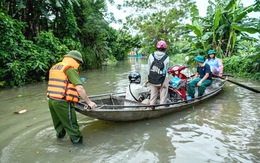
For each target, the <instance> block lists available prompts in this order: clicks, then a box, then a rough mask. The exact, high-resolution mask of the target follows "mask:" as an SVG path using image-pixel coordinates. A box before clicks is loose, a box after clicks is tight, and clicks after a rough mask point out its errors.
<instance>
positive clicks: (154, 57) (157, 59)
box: [153, 53, 158, 61]
mask: <svg viewBox="0 0 260 163" xmlns="http://www.w3.org/2000/svg"><path fill="white" fill-rule="evenodd" d="M153 58H154V59H155V60H157V61H158V59H156V58H155V56H154V53H153Z"/></svg>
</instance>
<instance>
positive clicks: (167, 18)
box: [124, 0, 195, 51]
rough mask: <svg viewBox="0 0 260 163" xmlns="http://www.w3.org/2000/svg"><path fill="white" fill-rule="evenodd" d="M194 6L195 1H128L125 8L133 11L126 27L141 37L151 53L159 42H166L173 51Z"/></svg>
mask: <svg viewBox="0 0 260 163" xmlns="http://www.w3.org/2000/svg"><path fill="white" fill-rule="evenodd" d="M194 4H195V2H194V1H193V0H157V1H154V0H143V1H135V0H126V1H125V3H124V7H127V8H131V9H133V13H132V14H131V15H130V16H128V17H127V18H126V19H127V24H126V25H127V28H128V29H131V28H133V29H134V30H135V31H136V33H137V34H138V35H141V36H140V37H141V38H143V39H142V42H143V46H144V47H146V49H150V50H149V51H151V50H153V48H154V45H155V43H156V42H157V41H159V40H165V41H166V42H167V43H168V44H169V47H170V48H169V49H171V50H172V51H173V50H174V47H175V44H174V42H177V41H178V40H180V39H181V35H182V34H183V32H184V28H183V25H182V24H183V22H184V20H186V19H187V18H188V17H189V16H190V11H191V10H190V8H191V6H193V5H194Z"/></svg>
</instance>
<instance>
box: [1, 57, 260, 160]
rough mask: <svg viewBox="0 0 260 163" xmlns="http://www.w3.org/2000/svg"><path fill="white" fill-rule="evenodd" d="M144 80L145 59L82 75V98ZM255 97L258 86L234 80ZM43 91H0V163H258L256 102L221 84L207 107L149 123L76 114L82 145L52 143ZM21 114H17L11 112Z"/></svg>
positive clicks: (41, 86)
mask: <svg viewBox="0 0 260 163" xmlns="http://www.w3.org/2000/svg"><path fill="white" fill-rule="evenodd" d="M133 70H137V71H139V72H140V73H141V76H142V81H144V80H146V75H147V65H146V60H145V59H135V58H131V59H128V60H126V61H124V62H119V63H118V64H117V65H115V66H107V67H103V68H101V69H97V70H91V71H87V72H83V73H81V76H82V77H85V78H87V82H86V83H85V84H84V87H85V88H86V90H87V92H88V94H89V95H95V94H100V93H110V92H122V91H125V88H126V87H127V85H128V74H129V72H130V71H133ZM232 80H235V81H237V82H240V83H242V84H246V85H248V86H251V87H254V88H256V89H258V90H259V89H260V82H253V81H249V80H247V79H238V78H234V79H232ZM46 87H47V85H46V83H38V84H35V85H29V86H25V87H22V88H13V89H5V90H1V91H0V102H1V107H0V130H1V132H0V150H1V153H0V162H1V163H31V162H32V163H34V162H50V163H52V162H54V163H59V162H64V163H72V162H91V163H92V162H93V163H100V162H103V163H117V162H118V163H119V162H120V163H132V162H133V163H146V162H177V163H186V162H187V163H190V162H243V163H245V162H260V161H259V160H260V122H259V121H260V107H259V106H260V105H259V101H260V95H259V94H256V93H253V92H250V91H249V90H246V89H244V88H241V87H238V86H236V85H234V84H230V83H228V84H227V85H226V86H225V88H224V90H223V91H222V92H221V93H220V94H218V95H217V96H215V97H213V98H212V99H210V100H209V101H207V102H204V103H201V104H200V105H197V106H195V107H192V108H190V109H187V110H186V111H182V112H178V113H174V114H171V115H167V116H163V117H160V118H156V119H151V120H145V121H137V122H125V123H113V122H106V121H101V120H97V119H93V118H90V117H86V116H84V115H82V114H79V113H77V116H78V122H79V125H80V130H81V132H82V135H83V137H84V140H83V145H77V146H75V145H73V144H72V143H71V142H70V140H69V137H68V136H65V138H63V139H60V140H58V139H56V136H55V131H54V128H53V126H52V120H51V116H50V113H49V110H48V104H47V100H46V97H45V95H46ZM22 109H26V110H27V112H26V113H23V114H15V113H14V112H16V111H19V110H22Z"/></svg>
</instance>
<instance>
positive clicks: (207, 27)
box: [186, 0, 260, 57]
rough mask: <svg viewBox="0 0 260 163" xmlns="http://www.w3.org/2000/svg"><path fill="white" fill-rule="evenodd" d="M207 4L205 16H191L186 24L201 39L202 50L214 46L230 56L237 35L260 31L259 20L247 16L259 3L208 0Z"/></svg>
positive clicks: (255, 9) (219, 51)
mask: <svg viewBox="0 0 260 163" xmlns="http://www.w3.org/2000/svg"><path fill="white" fill-rule="evenodd" d="M209 4H210V5H209V6H208V8H207V16H206V17H205V18H201V17H198V16H197V17H196V18H194V17H193V20H194V21H193V23H192V25H191V24H186V27H188V28H189V29H191V30H192V31H193V32H194V34H195V35H196V36H197V38H198V40H200V41H201V44H202V45H203V48H204V50H207V49H208V48H214V49H215V50H216V51H217V52H218V53H220V54H221V53H223V55H225V56H227V57H230V56H231V55H232V54H233V52H234V50H235V47H236V43H237V40H238V39H237V38H238V36H243V35H246V36H247V34H246V33H245V32H247V33H250V34H254V33H260V29H259V20H258V19H254V18H248V17H247V14H248V13H250V12H253V11H257V8H259V4H257V3H255V4H254V5H251V6H248V7H243V5H242V4H241V3H240V1H239V2H238V1H237V0H229V1H225V0H219V1H217V3H216V4H215V3H213V2H212V1H211V0H209ZM212 20H213V21H212ZM201 29H204V30H201ZM207 43H208V44H207Z"/></svg>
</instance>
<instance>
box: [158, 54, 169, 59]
mask: <svg viewBox="0 0 260 163" xmlns="http://www.w3.org/2000/svg"><path fill="white" fill-rule="evenodd" d="M167 57H168V55H167V54H164V56H163V57H162V58H161V59H160V61H164V60H165V59H166V58H167Z"/></svg>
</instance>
